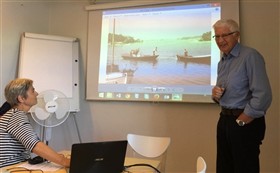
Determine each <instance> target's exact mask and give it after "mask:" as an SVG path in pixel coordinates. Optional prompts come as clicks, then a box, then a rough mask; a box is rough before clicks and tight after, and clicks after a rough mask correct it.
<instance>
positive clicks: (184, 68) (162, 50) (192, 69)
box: [108, 38, 211, 85]
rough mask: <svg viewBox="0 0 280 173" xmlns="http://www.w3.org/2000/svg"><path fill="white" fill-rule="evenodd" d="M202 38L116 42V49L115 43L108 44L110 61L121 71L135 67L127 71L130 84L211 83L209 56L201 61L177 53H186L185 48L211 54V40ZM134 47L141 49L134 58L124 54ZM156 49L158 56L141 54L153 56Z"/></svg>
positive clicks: (193, 52)
mask: <svg viewBox="0 0 280 173" xmlns="http://www.w3.org/2000/svg"><path fill="white" fill-rule="evenodd" d="M199 39H200V38H191V39H182V40H180V39H175V40H156V41H151V40H150V41H144V42H139V43H131V44H115V46H114V49H113V46H109V48H108V64H112V63H114V64H115V65H118V70H120V71H130V72H131V71H132V73H130V74H128V81H127V83H128V84H156V85H169V84H170V85H173V84H177V85H178V84H181V85H209V84H210V75H211V74H210V57H208V59H209V60H206V61H198V62H189V61H188V60H178V59H177V55H182V56H183V55H184V50H185V49H186V50H187V51H188V55H189V56H203V55H208V56H210V51H211V50H210V47H211V43H210V41H199ZM135 49H139V52H138V55H134V56H135V57H134V58H133V59H128V60H127V59H125V58H123V55H127V56H128V55H130V51H131V50H135ZM155 49H156V50H157V51H156V52H154V51H155ZM154 53H155V54H156V55H158V57H157V58H156V60H147V59H146V60H141V57H143V56H145V55H149V56H151V55H153V54H154ZM113 54H114V55H113ZM137 56H138V57H137Z"/></svg>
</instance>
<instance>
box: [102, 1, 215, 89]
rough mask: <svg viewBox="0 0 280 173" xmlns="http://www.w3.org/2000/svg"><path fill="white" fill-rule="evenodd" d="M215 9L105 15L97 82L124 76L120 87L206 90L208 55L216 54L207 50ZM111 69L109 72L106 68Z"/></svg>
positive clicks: (130, 11) (197, 8) (187, 8)
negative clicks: (198, 87) (113, 75)
mask: <svg viewBox="0 0 280 173" xmlns="http://www.w3.org/2000/svg"><path fill="white" fill-rule="evenodd" d="M216 5H217V4H214V5H213V4H211V5H210V6H209V4H207V5H206V4H203V5H193V6H185V7H184V6H183V7H182V6H180V7H178V8H176V7H175V6H174V7H168V8H164V7H161V8H151V9H142V10H139V9H138V10H137V9H135V10H124V11H118V10H116V11H115V12H114V11H112V12H110V13H108V14H106V15H105V16H104V17H103V22H102V24H103V25H102V36H104V38H102V42H103V43H102V45H101V61H100V71H103V73H102V72H101V73H100V75H99V82H100V83H107V81H106V80H105V79H106V77H107V76H108V75H110V73H113V72H129V73H128V76H127V80H126V81H125V82H126V84H149V85H158V86H160V85H163V86H164V85H210V84H211V82H212V81H211V80H212V79H211V73H212V71H213V68H212V70H211V61H212V62H213V57H211V56H213V54H214V53H213V51H214V50H215V51H216V52H219V51H218V50H217V49H215V48H214V49H213V46H211V44H213V40H212V39H211V30H212V24H213V19H215V18H219V17H220V8H219V7H217V6H216ZM213 16H214V17H213ZM185 50H187V54H188V55H186V54H185ZM187 58H192V59H187ZM217 58H219V57H217ZM112 64H113V65H115V66H114V67H115V68H110V67H112ZM215 73H216V71H215ZM214 78H215V77H214Z"/></svg>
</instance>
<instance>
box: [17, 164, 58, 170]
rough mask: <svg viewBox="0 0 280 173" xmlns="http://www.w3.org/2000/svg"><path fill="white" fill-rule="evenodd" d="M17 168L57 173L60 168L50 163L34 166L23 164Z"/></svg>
mask: <svg viewBox="0 0 280 173" xmlns="http://www.w3.org/2000/svg"><path fill="white" fill-rule="evenodd" d="M18 167H24V168H26V169H29V170H32V169H40V170H42V171H44V172H45V171H57V170H59V169H61V168H62V166H59V165H57V164H55V163H51V162H44V163H40V164H35V165H31V164H29V163H23V164H21V165H19V166H18Z"/></svg>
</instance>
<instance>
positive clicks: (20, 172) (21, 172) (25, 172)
mask: <svg viewBox="0 0 280 173" xmlns="http://www.w3.org/2000/svg"><path fill="white" fill-rule="evenodd" d="M7 171H9V173H44V172H43V171H42V170H40V169H36V170H34V169H26V168H24V167H14V168H9V169H7Z"/></svg>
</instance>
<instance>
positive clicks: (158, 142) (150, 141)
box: [127, 134, 171, 173]
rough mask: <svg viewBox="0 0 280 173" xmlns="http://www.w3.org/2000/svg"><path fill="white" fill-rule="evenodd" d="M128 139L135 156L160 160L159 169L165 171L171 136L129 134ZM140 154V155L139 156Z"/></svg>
mask: <svg viewBox="0 0 280 173" xmlns="http://www.w3.org/2000/svg"><path fill="white" fill-rule="evenodd" d="M127 141H128V144H129V146H131V148H132V149H133V154H134V157H136V156H137V155H138V157H140V158H147V159H153V160H158V161H159V165H158V167H157V169H158V171H160V172H161V173H163V172H164V171H165V161H166V152H167V149H168V147H169V145H170V142H171V139H170V137H154V136H143V135H137V134H128V135H127ZM139 155H140V156H139Z"/></svg>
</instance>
